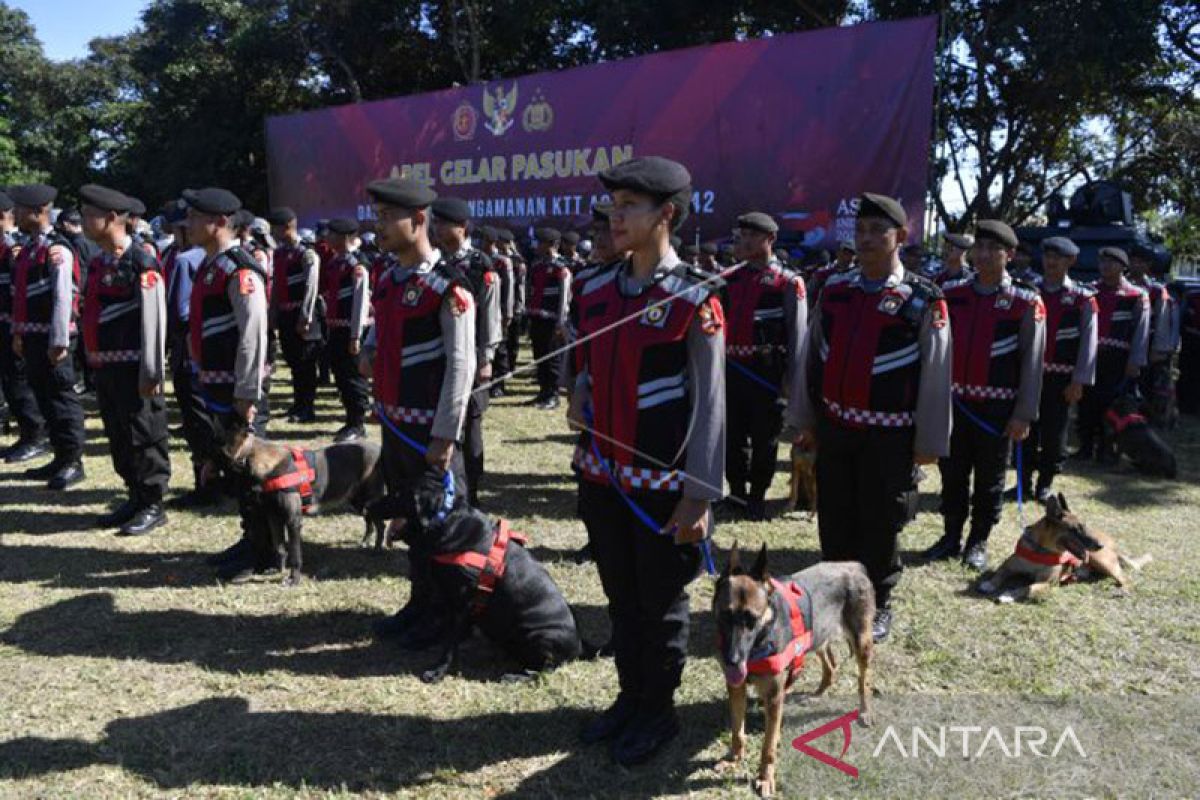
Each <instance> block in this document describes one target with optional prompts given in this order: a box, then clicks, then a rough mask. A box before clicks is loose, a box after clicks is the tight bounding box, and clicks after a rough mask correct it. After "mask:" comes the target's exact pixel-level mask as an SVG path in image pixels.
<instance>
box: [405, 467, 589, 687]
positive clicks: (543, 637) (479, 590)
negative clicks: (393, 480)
mask: <svg viewBox="0 0 1200 800" xmlns="http://www.w3.org/2000/svg"><path fill="white" fill-rule="evenodd" d="M393 500H394V503H389V506H390V507H389V509H388V516H391V517H392V518H393V519H395V520H396V522H394V523H393V525H400V524H401V523H400V519H401V518H403V519H404V522H403V532H402V534H401V538H402V539H403V540H404V541H405V542H407V543H408V544H409V546H410V548H411V549H410V553H418V552H419V553H421V554H423V557H425V558H428V559H429V563H428V564H427V565H426V567H427V569H428V575H429V577H430V579H431V581H430V582H431V584H432V590H433V592H434V593H435V595H436V600H435V601H433V602H434V603H436V605H437V606H438V608H439V610H440V611H441V612H442V615H443V616H442V619H443V620H444V624H443V625H442V629H441V637H440V638H441V641H442V645H443V651H442V656H441V658H439V659H438V661H437V663H436V664H434V665H433V666H432V667H431V668H430V669H428V670H426V671H425V672H424V673H423V674H422V675H421V680H423V681H425V682H426V683H436V682H437V681H440V680H441V679H442V678H444V677H445V675H446V673H447V672H449V671H450V669H451V668H452V667H453V665H454V660H455V658H456V657H457V655H458V647H459V645H460V644H461V643H462V642H463V641H465V640H466V638H467V637H468V636H470V634H471V631H472V630H473V629H474V628H475V626H478V627H479V628H480V630H482V631H483V633H484V635H486V636H487V637H488V638H489V639H491V640H492V641H493V642H495V643H497V644H498V645H500V646H501V647H502V648H503V649H504V650H505V652H507V653H508V654H509V655H510V656H512V657H513V658H514V659H515V660H516V661H517V662H518V663H520V665H521V667H522V668H523V669H524V670H525V671H524V673H521V674H519V675H508V676H505V679H506V680H512V679H520V678H527V677H530V676H531V675H533V674H534V673H536V672H539V671H541V670H544V669H549V668H552V667H555V666H557V665H559V664H562V663H564V662H566V661H572V660H574V659H577V658H580V657H581V656H582V655H583V653H584V650H585V646H584V644H583V643H582V641H581V640H580V638H579V630H578V628H577V627H576V624H575V617H574V615H573V614H572V613H571V609H570V607H569V606H568V605H567V601H566V600H565V599H564V598H563V595H562V592H561V591H560V590H559V588H558V585H557V584H555V583H554V581H553V579H551V577H550V575H549V574H548V573H547V572H546V570H545V568H544V567H543V566H542V565H541V564H539V563H538V562H537V561H536V560H534V558H533V556H531V555H530V554H529V552H528V551H527V550H526V549H525V548H524V546H523V538H522V537H520V535H519V534H511V533H510V532H509V531H508V527H507V523H505V522H503V521H500V522H497V523H493V522H492V521H491V520H490V519H488V518H487V517H485V516H484V515H482V514H480V513H479V512H478V511H475V510H473V509H470V508H467V507H466V506H465V504H463V503H462V502H461V498H460V499H459V500H451V501H450V502H447V493H446V490H445V487H444V485H443V483H442V478H441V477H440V476H439V475H436V474H433V473H432V472H430V473H427V474H426V475H425V477H424V478H422V480H421V481H420V482H419V483H418V485H417V487H416V488H415V489H414V490H413V492H412V493H411V494H407V495H406V496H404V497H400V498H389V501H393ZM588 649H589V650H592V648H588ZM592 654H594V653H592Z"/></svg>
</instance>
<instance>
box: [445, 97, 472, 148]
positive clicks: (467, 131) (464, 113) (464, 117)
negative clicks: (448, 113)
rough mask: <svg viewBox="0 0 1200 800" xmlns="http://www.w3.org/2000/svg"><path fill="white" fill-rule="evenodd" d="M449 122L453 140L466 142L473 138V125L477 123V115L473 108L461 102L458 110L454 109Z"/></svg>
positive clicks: (465, 102)
mask: <svg viewBox="0 0 1200 800" xmlns="http://www.w3.org/2000/svg"><path fill="white" fill-rule="evenodd" d="M450 122H451V128H453V129H454V138H455V139H456V140H457V141H460V142H466V141H469V140H471V139H474V138H475V125H476V124H477V123H478V122H479V114H478V113H477V112H476V111H475V106H473V105H471V104H470V103H469V102H467V101H466V100H463V101H462V102H461V103H459V106H458V108H456V109H454V115H453V116H452V117H451V119H450Z"/></svg>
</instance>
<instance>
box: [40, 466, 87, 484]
mask: <svg viewBox="0 0 1200 800" xmlns="http://www.w3.org/2000/svg"><path fill="white" fill-rule="evenodd" d="M86 477H87V473H86V472H84V471H83V464H81V463H80V462H78V461H73V462H71V463H70V464H67V465H65V466H64V467H63V468H62V469H60V470H59V471H58V472H56V473H54V477H53V478H51V479H50V481H49V482H48V483H47V484H46V488H47V489H53V490H54V491H56V492H61V491H62V490H63V489H66V488H67V487H69V486H74V485H75V484H77V483H79V482H80V481H82V480H83V479H84V478H86Z"/></svg>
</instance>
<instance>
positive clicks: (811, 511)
mask: <svg viewBox="0 0 1200 800" xmlns="http://www.w3.org/2000/svg"><path fill="white" fill-rule="evenodd" d="M791 457H792V477H791V481H790V491H789V492H788V502H787V510H788V511H795V510H797V509H803V510H804V511H806V512H808V518H809V519H810V520H811V519H812V518H813V517H815V516H816V515H817V454H816V452H815V451H813V450H801V449H800V448H798V447H796V446H795V445H792V451H791Z"/></svg>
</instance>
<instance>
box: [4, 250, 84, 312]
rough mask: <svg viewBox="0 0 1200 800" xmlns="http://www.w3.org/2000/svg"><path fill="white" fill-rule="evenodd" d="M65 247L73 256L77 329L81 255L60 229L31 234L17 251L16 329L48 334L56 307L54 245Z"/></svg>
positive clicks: (14, 281)
mask: <svg viewBox="0 0 1200 800" xmlns="http://www.w3.org/2000/svg"><path fill="white" fill-rule="evenodd" d="M56 245H58V246H61V247H63V248H64V249H65V250H66V251H67V253H68V254H69V256H70V259H71V322H70V324H69V330H70V333H72V334H74V333H75V331H76V327H75V319H76V317H78V316H79V256H78V255H77V254H76V253H75V249H74V248H73V247H72V246H71V243H70V242H69V241H68V240H67V239H66V238H65V237H63V236H61V235H60V234H59V233H57V232H56V231H51V232H49V233H43V234H40V235H38V236H34V237H31V238H30V239H29V240H28V241H27V242H25V245H24V246H23V247H22V248H21V250H20V252H19V253H17V256H16V259H14V261H13V272H12V332H13V333H14V334H26V335H27V334H31V333H36V334H48V333H49V332H50V316H51V314H52V313H53V311H54V274H53V273H54V270H52V269H51V268H50V249H51V248H52V247H54V246H56Z"/></svg>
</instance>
